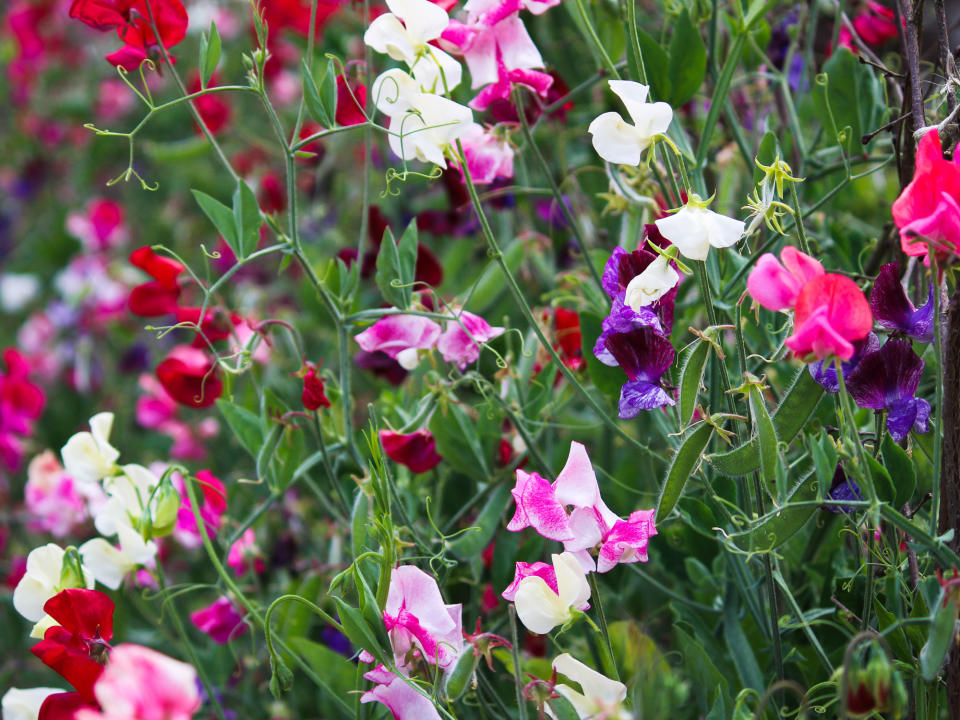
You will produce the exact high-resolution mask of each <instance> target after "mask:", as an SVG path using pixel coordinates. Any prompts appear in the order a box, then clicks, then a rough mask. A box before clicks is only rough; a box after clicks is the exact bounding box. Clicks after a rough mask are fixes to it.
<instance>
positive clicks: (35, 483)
mask: <svg viewBox="0 0 960 720" xmlns="http://www.w3.org/2000/svg"><path fill="white" fill-rule="evenodd" d="M24 498H25V500H26V506H27V510H29V512H30V516H29V519H28V520H27V526H28V527H29V528H30V529H31V530H34V531H36V530H40V531H43V532H48V533H50V534H52V535H53V536H54V537H56V538H62V537H64V536H66V535H69V534H70V533H72V532H73V530H74V529H75V528H76V527H77V526H79V525H81V524H82V523H83V522H84V520H86V519H87V504H86V500H85V499H84V496H83V495H82V494H81V493H80V492H79V491H78V489H77V486H76V484H75V483H74V482H73V478H71V477H70V476H69V475H67V474H66V473H65V472H64V471H63V466H62V465H61V464H60V462H59V461H58V460H57V457H56V455H54V454H53V453H52V452H51V451H49V450H47V451H45V452H43V453H41V454H40V455H37V456H36V457H35V458H33V460H31V461H30V464H29V465H28V466H27V484H26V487H25V488H24Z"/></svg>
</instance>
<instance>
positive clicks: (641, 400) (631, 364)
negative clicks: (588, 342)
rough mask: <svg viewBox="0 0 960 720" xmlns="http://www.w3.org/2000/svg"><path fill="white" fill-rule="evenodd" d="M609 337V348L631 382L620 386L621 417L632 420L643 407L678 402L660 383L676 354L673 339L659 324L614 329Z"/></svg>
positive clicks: (607, 345) (657, 406) (654, 406)
mask: <svg viewBox="0 0 960 720" xmlns="http://www.w3.org/2000/svg"><path fill="white" fill-rule="evenodd" d="M605 341H606V350H607V352H609V353H610V355H611V356H612V357H613V359H614V360H615V361H616V363H617V364H618V365H619V366H620V367H621V368H622V369H623V371H624V373H626V375H627V382H625V383H624V384H623V386H622V387H621V388H620V402H619V415H620V417H621V418H623V419H624V420H628V419H630V418H634V417H636V416H637V415H639V414H640V412H641V411H642V410H654V409H656V408H659V407H663V406H664V405H674V404H675V401H674V399H673V398H672V397H671V396H670V394H669V393H667V391H666V390H664V389H663V387H662V386H661V385H660V379H661V378H662V377H663V374H664V373H665V372H666V371H667V369H668V368H669V367H670V366H671V365H672V364H673V360H674V358H675V357H676V351H675V350H674V349H673V345H672V344H671V343H670V340H669V339H667V338H665V337H664V336H663V335H661V334H660V333H659V332H658V331H657V329H656V328H655V327H651V326H645V327H634V328H632V329H629V330H627V331H626V332H611V333H609V334H608V335H607V336H606V338H605Z"/></svg>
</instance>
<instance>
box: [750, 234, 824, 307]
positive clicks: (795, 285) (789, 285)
mask: <svg viewBox="0 0 960 720" xmlns="http://www.w3.org/2000/svg"><path fill="white" fill-rule="evenodd" d="M780 261H781V262H782V263H783V264H782V265H781V264H780V262H778V261H777V258H776V257H775V256H774V255H773V253H765V254H763V255H761V256H760V259H759V260H758V261H757V266H756V267H755V268H754V269H753V271H752V272H751V273H750V275H749V277H748V278H747V291H748V292H749V293H750V295H751V296H752V297H753V299H754V300H756V301H757V302H758V303H760V304H761V305H762V306H763V307H765V308H767V309H768V310H774V311H777V312H779V311H781V310H792V309H793V307H794V305H796V304H797V296H799V295H800V291H801V290H802V289H803V286H804V285H806V284H807V283H808V282H810V281H811V280H813V279H815V278H818V277H820V276H821V275H823V274H824V270H823V265H821V264H820V263H819V262H818V261H817V260H814V259H813V258H812V257H810V256H809V255H805V254H804V253H802V252H800V251H799V250H797V249H796V248H795V247H793V246H792V245H787V246H786V247H784V248H783V250H782V251H781V252H780Z"/></svg>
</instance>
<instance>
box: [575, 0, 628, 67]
mask: <svg viewBox="0 0 960 720" xmlns="http://www.w3.org/2000/svg"><path fill="white" fill-rule="evenodd" d="M574 2H575V3H576V6H577V12H578V13H579V14H580V19H581V20H582V21H583V26H584V29H585V30H586V31H587V38H589V40H590V42H591V43H593V47H594V48H595V49H596V50H597V52H598V53H599V54H600V57H601V58H602V59H603V64H604V65H606V66H607V70H608V71H609V73H610V74H611V75H613V77H614V79H615V80H619V79H620V73H619V71H618V70H617V66H616V65H615V64H614V62H613V60H611V59H610V56H609V55H608V54H607V49H606V48H605V47H604V46H603V43H602V42H600V37H599V36H598V35H597V30H596V28H594V27H593V21H592V20H591V19H590V15H589V14H588V13H587V7H586V5H584V0H574Z"/></svg>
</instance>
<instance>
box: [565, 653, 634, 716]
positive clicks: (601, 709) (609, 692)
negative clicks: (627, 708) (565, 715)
mask: <svg viewBox="0 0 960 720" xmlns="http://www.w3.org/2000/svg"><path fill="white" fill-rule="evenodd" d="M553 669H554V670H556V671H557V672H558V673H561V674H563V675H566V676H567V677H568V678H570V679H571V680H573V681H574V682H575V683H577V684H578V685H579V686H580V692H578V691H577V690H575V689H574V688H572V687H571V686H570V685H565V684H562V683H560V684H557V685H556V686H554V690H555V691H556V692H557V693H558V694H559V695H561V696H562V697H565V698H566V699H567V700H569V701H570V704H571V705H573V709H574V710H576V712H577V715H579V716H580V718H581V720H589V719H590V718H604V720H630V719H631V718H632V717H633V716H632V715H630V714H629V713H627V712H624V711H623V710H621V705H622V704H623V701H624V700H625V699H626V697H627V686H626V685H624V684H623V683H622V682H619V681H617V680H611V679H610V678H608V677H607V676H606V675H601V674H600V673H598V672H597V671H596V670H594V669H593V668H590V667H587V666H586V665H584V664H583V663H582V662H580V661H579V660H577V659H576V658H574V657H573V656H572V655H570V654H569V653H563V654H561V655H557V657H555V658H554V660H553ZM550 715H551V716H553V713H552V712H551V713H550Z"/></svg>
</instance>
